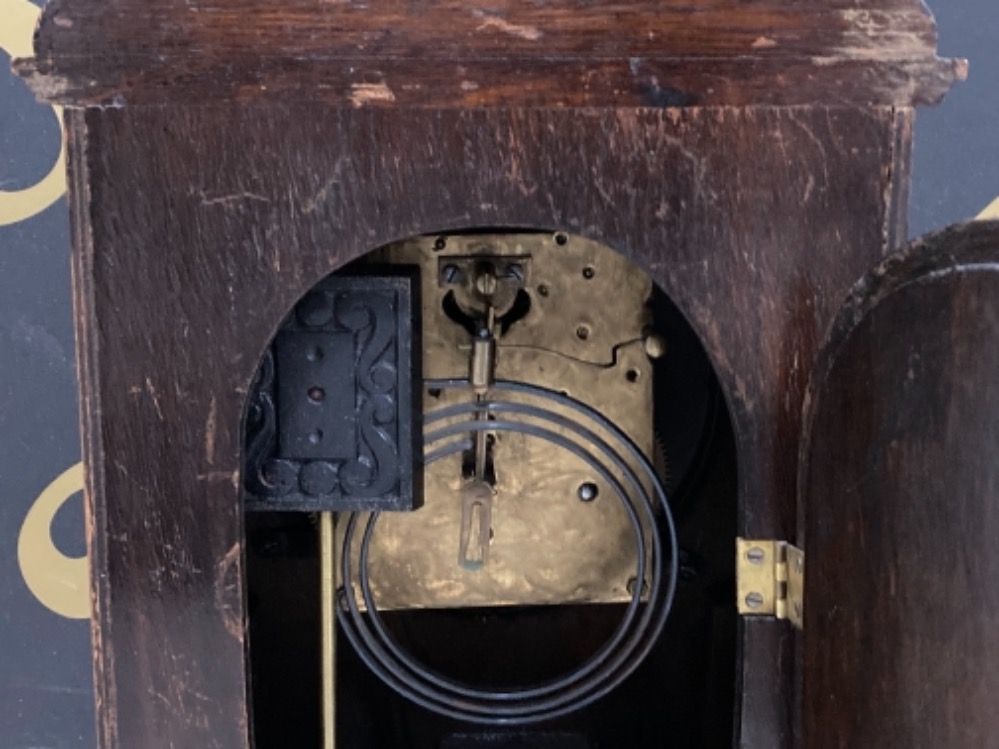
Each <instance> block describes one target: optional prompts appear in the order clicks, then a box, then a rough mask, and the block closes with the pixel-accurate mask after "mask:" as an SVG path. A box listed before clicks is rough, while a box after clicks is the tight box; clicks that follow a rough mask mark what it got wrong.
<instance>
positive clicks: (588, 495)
mask: <svg viewBox="0 0 999 749" xmlns="http://www.w3.org/2000/svg"><path fill="white" fill-rule="evenodd" d="M576 493H577V494H578V496H579V498H580V499H581V500H582V501H583V502H592V501H593V500H595V499H596V498H597V495H598V494H599V493H600V490H599V489H597V485H596V484H594V483H593V482H592V481H587V482H585V483H582V484H580V485H579V489H577V490H576Z"/></svg>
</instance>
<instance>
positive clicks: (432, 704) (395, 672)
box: [337, 380, 679, 725]
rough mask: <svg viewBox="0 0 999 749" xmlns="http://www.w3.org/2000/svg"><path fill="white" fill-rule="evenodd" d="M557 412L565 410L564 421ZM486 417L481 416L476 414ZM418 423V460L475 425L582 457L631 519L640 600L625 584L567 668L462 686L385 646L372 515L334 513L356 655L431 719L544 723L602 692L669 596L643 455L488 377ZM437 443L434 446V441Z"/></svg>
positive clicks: (652, 629) (566, 405) (594, 416)
mask: <svg viewBox="0 0 999 749" xmlns="http://www.w3.org/2000/svg"><path fill="white" fill-rule="evenodd" d="M426 385H427V387H430V388H441V389H444V388H468V387H469V384H468V382H467V381H465V380H432V381H427V383H426ZM469 392H470V393H471V391H469ZM503 396H507V397H509V396H513V397H517V396H528V397H530V398H531V399H532V400H535V401H536V400H541V401H543V402H544V401H547V402H550V403H552V404H554V405H556V406H558V407H559V408H560V409H561V410H562V411H563V413H559V412H556V411H553V410H551V409H550V408H547V407H545V406H539V405H535V404H532V403H526V402H518V401H516V400H506V399H503ZM566 413H571V414H573V417H574V418H570V417H569V416H567V415H565V414H566ZM487 415H488V418H483V417H484V416H487ZM455 419H458V420H457V421H455ZM528 419H530V420H529V421H528ZM587 422H589V424H590V425H595V426H596V427H597V428H598V429H600V430H601V431H602V432H603V433H604V434H606V435H609V436H610V438H611V441H610V442H609V441H608V440H606V439H604V438H603V437H601V436H600V435H599V434H598V433H597V432H596V431H595V430H594V429H593V428H591V427H590V426H587ZM424 426H425V429H426V431H425V437H424V463H425V464H426V465H430V464H431V463H434V462H435V461H437V460H441V459H442V458H445V457H448V456H450V455H454V454H456V453H459V452H463V451H466V450H468V449H469V448H470V446H471V441H470V440H469V439H468V436H469V435H470V434H473V433H475V432H479V431H489V432H519V433H522V434H526V435H529V436H531V437H533V438H537V439H540V440H545V441H548V442H550V443H552V444H554V445H557V446H558V447H561V448H562V449H565V450H568V451H569V452H571V453H573V454H574V455H576V456H577V457H579V458H580V459H582V460H583V461H585V462H586V464H587V465H588V466H589V467H590V468H592V469H593V470H594V471H595V472H596V473H597V475H599V476H600V478H601V479H602V480H603V481H604V482H606V484H607V485H608V486H610V487H611V489H612V491H613V493H614V494H615V496H616V497H617V499H618V500H619V501H620V502H621V505H622V507H623V508H624V510H625V512H626V513H627V515H628V518H629V519H630V521H631V524H632V528H633V531H634V538H635V549H636V564H635V579H636V580H637V581H643V580H644V581H648V588H647V590H648V598H647V600H646V601H643V600H642V599H643V595H644V593H645V586H643V585H642V584H641V583H639V584H636V585H634V586H633V588H632V591H631V598H630V600H629V602H628V604H627V605H626V608H625V612H624V616H623V617H622V619H621V622H620V623H619V625H618V627H617V628H616V629H615V631H614V633H613V635H612V636H611V637H610V639H609V640H608V641H607V642H606V643H605V644H604V645H603V646H602V647H601V648H600V649H599V650H597V652H595V653H594V654H593V655H592V656H590V657H589V658H588V659H587V660H586V661H585V662H583V663H582V664H581V665H580V666H578V667H577V668H575V669H573V670H572V671H570V672H568V673H565V674H563V675H561V676H559V677H556V678H554V679H552V680H549V681H547V682H544V683H542V684H537V685H535V686H531V687H524V688H516V689H505V688H495V689H490V688H484V687H481V686H478V687H477V686H473V685H469V684H465V683H462V682H459V681H456V680H454V679H450V678H448V677H446V676H444V675H442V674H439V673H436V672H434V671H433V670H431V669H429V668H428V667H426V666H425V665H424V664H422V663H420V662H418V661H417V660H415V659H414V658H413V657H412V656H411V655H410V654H409V653H407V652H406V651H405V650H404V649H403V648H401V647H400V646H399V645H398V643H396V642H395V640H394V639H393V637H392V635H391V634H390V632H389V631H388V628H387V627H386V626H385V623H384V621H383V620H382V618H381V615H380V614H379V612H378V608H377V605H376V603H375V600H374V596H373V595H372V590H371V585H370V582H369V579H368V557H369V554H368V551H369V546H370V542H371V538H372V535H373V533H374V530H375V527H376V525H377V523H378V517H379V513H377V512H374V513H370V514H366V513H348V514H346V515H345V516H344V517H343V518H342V519H341V522H343V521H345V522H346V528H345V534H344V540H343V547H342V554H341V581H342V587H341V588H340V589H339V590H338V591H337V619H338V622H339V624H340V627H341V628H342V630H343V632H344V634H345V635H346V637H347V638H348V640H349V641H350V642H351V644H352V645H353V646H354V648H355V650H356V651H357V653H358V655H359V657H360V658H361V660H362V661H364V663H365V664H366V665H367V666H368V667H369V668H370V669H371V670H372V671H373V672H374V673H375V674H376V675H377V676H378V677H379V678H381V679H382V680H383V681H384V682H385V683H386V684H388V685H389V686H390V687H392V688H393V689H395V690H396V691H397V692H399V693H400V694H402V695H403V696H405V697H407V698H408V699H410V700H412V701H413V702H414V703H416V704H418V705H421V706H423V707H425V708H426V709H428V710H432V711H434V712H436V713H439V714H441V715H445V716H448V717H451V718H455V719H458V720H463V721H469V722H474V723H483V724H491V725H504V724H518V725H524V724H529V723H536V722H540V721H544V720H550V719H553V718H557V717H560V716H563V715H566V714H568V713H571V712H574V711H576V710H579V709H581V708H583V707H585V706H587V705H589V704H591V703H592V702H594V701H595V700H597V699H599V698H600V697H602V696H604V695H605V694H607V693H608V692H609V691H611V690H612V689H614V688H615V687H616V686H617V685H619V684H620V683H621V682H622V681H624V679H626V678H627V677H628V676H629V675H630V674H631V673H632V672H633V671H634V670H635V669H636V668H637V667H638V665H639V664H640V663H641V662H642V660H643V659H644V658H645V656H646V655H647V654H648V653H649V651H650V650H651V649H652V647H653V645H654V644H655V642H656V640H657V639H658V637H659V634H660V632H661V631H662V628H663V626H664V624H665V622H666V618H667V616H668V615H669V611H670V608H671V606H672V603H673V597H674V594H675V592H676V580H677V571H678V567H679V564H678V547H677V542H676V529H675V527H674V523H673V517H672V515H671V513H670V508H669V505H668V503H667V499H666V494H665V491H664V490H663V487H662V484H661V482H660V480H659V477H658V476H657V475H656V472H655V470H654V469H653V467H652V465H651V464H650V462H649V460H648V458H647V457H646V456H645V455H644V454H643V453H642V451H641V450H639V449H638V448H637V447H636V446H635V444H634V443H633V442H632V441H631V440H630V439H629V438H628V437H627V436H626V435H625V434H624V433H623V432H622V431H621V430H620V429H618V428H617V427H616V426H615V425H614V424H613V423H611V422H610V421H609V420H608V419H606V418H605V417H604V416H602V415H601V414H600V413H598V412H597V411H594V410H593V409H591V408H589V407H588V406H586V405H585V404H583V403H580V402H579V401H577V400H574V399H572V398H570V397H568V396H566V395H562V394H561V393H557V392H554V391H551V390H547V389H545V388H540V387H537V386H534V385H528V384H525V383H518V382H497V383H496V384H495V385H494V386H493V387H492V388H491V390H490V393H489V397H488V398H486V399H482V400H469V401H468V402H464V403H460V404H457V405H453V406H448V407H446V408H441V409H439V410H437V411H433V412H431V413H429V414H427V415H426V416H425V419H424ZM455 438H458V439H455ZM447 440H452V441H447ZM441 442H444V444H441V445H439V446H437V447H434V445H435V444H437V443H441ZM611 442H613V443H614V444H611ZM633 466H634V467H633ZM636 467H637V472H636ZM365 515H367V517H366V519H365V517H364V516H365ZM358 526H363V530H362V531H361V539H360V548H359V550H358V565H357V566H358V569H357V570H356V572H355V570H354V569H353V567H354V565H353V563H352V548H353V546H354V537H355V532H356V531H357V529H358ZM664 536H665V537H666V540H665V544H664V539H663V537H664ZM667 550H668V551H667ZM355 576H356V580H355ZM358 590H360V595H361V598H362V601H363V604H364V609H365V610H366V613H362V611H361V606H360V605H359V603H358V600H357V591H358Z"/></svg>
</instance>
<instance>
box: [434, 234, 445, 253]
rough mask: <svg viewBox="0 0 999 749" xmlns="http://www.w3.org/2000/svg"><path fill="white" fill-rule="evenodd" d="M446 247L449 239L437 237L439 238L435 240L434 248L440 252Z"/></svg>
mask: <svg viewBox="0 0 999 749" xmlns="http://www.w3.org/2000/svg"><path fill="white" fill-rule="evenodd" d="M445 247H447V240H446V239H445V238H444V237H437V239H435V240H434V249H435V250H436V251H437V252H440V251H441V250H443V249H444V248H445Z"/></svg>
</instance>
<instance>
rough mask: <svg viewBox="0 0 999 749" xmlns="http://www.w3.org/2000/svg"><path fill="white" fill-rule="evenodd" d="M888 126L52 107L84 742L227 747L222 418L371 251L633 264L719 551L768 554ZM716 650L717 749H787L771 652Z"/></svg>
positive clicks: (865, 119) (239, 559)
mask: <svg viewBox="0 0 999 749" xmlns="http://www.w3.org/2000/svg"><path fill="white" fill-rule="evenodd" d="M910 124H911V112H910V111H909V110H896V109H892V108H887V107H885V108H877V109H868V110H859V109H854V110H847V109H824V108H798V109H745V110H736V109H698V108H692V109H685V110H664V111H649V110H635V111H619V112H595V111H591V112H578V111H577V112H574V111H550V110H549V111H546V110H516V111H500V110H492V111H469V112H459V111H447V112H430V111H414V112H411V113H409V114H408V115H407V116H406V117H399V116H398V114H396V113H393V112H390V111H385V110H375V109H360V110H351V109H340V110H330V109H328V108H325V107H323V106H321V105H315V106H305V105H299V106H296V107H294V108H285V107H242V108H233V107H221V106H214V107H190V108H170V109H167V108H158V107H140V108H132V109H129V108H126V109H117V110H114V109H112V110H96V109H95V110H85V111H73V112H71V113H70V114H69V119H68V125H69V132H70V138H71V144H72V150H71V161H72V162H73V165H74V166H73V188H72V195H73V201H72V208H73V217H74V227H75V255H74V269H75V290H76V300H77V302H76V303H77V330H78V335H79V345H80V362H81V376H82V387H83V392H84V399H83V415H84V444H85V454H86V461H87V465H88V469H89V474H88V476H89V477H88V489H89V507H90V510H89V518H90V524H91V525H90V529H89V530H90V543H91V547H90V548H91V554H92V560H93V575H94V584H95V607H96V608H95V627H96V630H95V631H96V633H97V636H96V640H95V642H96V645H97V655H96V658H97V664H96V671H97V676H98V695H99V706H100V725H101V745H102V747H103V748H104V749H108V748H110V747H115V748H118V747H121V748H122V749H132V748H134V747H151V748H155V747H170V746H175V747H210V746H218V747H224V748H225V749H235V748H238V747H246V746H248V742H249V738H248V728H247V725H248V722H247V721H248V712H247V680H246V675H245V654H246V648H247V641H246V636H245V616H246V600H245V593H244V585H243V572H244V567H243V564H244V563H243V553H242V549H241V539H242V512H241V501H240V480H239V471H240V455H241V442H240V439H241V438H240V423H241V420H242V418H243V409H244V397H245V394H246V391H247V388H248V385H249V383H250V379H251V377H252V374H253V372H254V369H255V367H256V365H257V361H258V358H259V356H260V354H261V352H262V351H263V349H264V347H265V345H266V344H267V342H268V340H269V339H270V337H271V336H272V334H273V333H274V331H275V329H276V328H277V325H278V323H279V322H280V320H281V318H282V317H283V315H284V314H285V312H286V311H287V310H288V309H289V307H290V306H291V305H292V304H293V302H294V301H295V300H296V299H297V298H298V297H299V296H300V295H301V294H303V293H304V292H305V291H306V290H307V289H308V288H309V287H310V286H312V285H313V284H314V283H315V282H316V281H318V280H319V279H320V278H322V277H323V276H324V275H326V274H327V273H329V272H330V271H332V270H334V269H335V268H337V267H339V266H340V265H342V264H343V263H344V262H346V261H348V260H350V259H352V258H355V257H357V256H358V255H360V254H361V253H363V252H365V251H367V250H369V249H371V248H373V247H376V246H378V245H381V244H383V243H386V242H389V241H392V240H396V239H400V238H402V237H406V236H410V235H413V234H416V233H423V232H437V231H444V230H448V229H461V228H468V227H482V226H489V227H504V226H510V227H537V228H547V229H552V230H554V229H561V230H565V231H568V232H574V233H579V234H584V235H587V236H590V237H593V238H595V239H598V240H600V241H603V242H605V243H606V244H608V245H609V246H611V247H613V248H615V249H617V250H619V251H620V252H622V253H624V254H625V255H627V256H629V257H631V258H633V259H634V260H635V261H637V262H638V263H639V264H640V265H642V266H643V267H645V268H646V269H647V270H648V271H649V272H650V273H651V274H652V276H653V278H654V279H655V281H656V282H657V283H659V284H660V285H661V286H662V287H663V288H664V289H665V291H666V292H667V293H668V294H669V295H670V296H671V297H672V298H673V299H674V300H675V302H676V303H677V305H678V306H679V307H680V309H681V310H683V311H684V313H685V314H686V315H687V317H688V318H689V320H690V322H691V324H692V325H693V327H694V328H695V329H696V331H697V332H698V334H699V335H700V336H701V337H702V340H703V342H704V344H705V347H706V350H707V351H708V353H709V355H710V357H711V358H712V360H713V362H714V364H715V366H716V368H717V371H718V375H719V379H720V382H721V384H722V387H723V388H724V391H725V394H726V397H727V399H728V402H729V406H730V409H731V412H732V416H733V421H734V428H735V433H736V439H737V441H738V450H739V492H740V503H741V504H740V506H741V513H742V520H741V525H742V528H741V530H742V532H743V533H745V534H748V535H766V536H773V535H776V536H778V537H788V538H793V533H794V529H795V519H796V513H795V503H794V496H795V476H796V469H797V445H798V440H799V434H800V418H801V417H800V414H801V403H802V398H803V394H804V388H805V383H806V382H807V381H808V377H809V371H810V362H811V361H812V360H813V356H814V354H815V349H816V345H817V341H818V339H819V337H820V335H821V333H822V331H823V330H824V329H825V327H826V326H827V325H828V324H829V322H830V321H831V320H832V318H833V315H834V313H835V311H836V309H837V306H838V304H839V302H840V300H841V299H843V298H844V296H845V294H846V291H847V290H848V289H849V288H850V286H851V284H852V283H853V281H854V280H855V279H856V278H857V277H859V276H860V274H861V273H862V272H863V271H864V270H865V269H867V268H868V267H869V266H870V265H871V264H873V263H874V262H875V261H877V260H878V259H879V258H881V257H882V256H883V255H884V254H885V252H886V250H887V248H888V247H889V246H891V244H892V243H893V242H894V241H895V238H896V237H898V236H903V235H904V234H903V231H902V226H903V224H904V216H903V215H902V210H901V207H900V206H904V205H905V200H904V186H905V185H906V183H907V172H906V164H905V156H906V154H907V147H906V146H907V144H908V141H909V137H910ZM900 194H901V195H902V197H901V199H899V195H900ZM595 303H599V300H595ZM741 647H742V653H743V664H744V666H743V672H742V674H741V676H740V687H741V693H742V695H743V696H742V704H741V707H740V710H741V716H742V739H741V740H742V745H743V746H746V747H768V748H772V747H780V746H785V745H786V742H787V741H788V740H789V726H790V722H791V715H790V713H791V710H792V703H791V701H790V700H791V697H790V690H789V689H788V687H789V681H788V679H789V678H790V674H791V673H792V672H793V649H792V647H791V639H790V638H789V637H788V636H787V634H786V633H785V631H784V630H783V629H782V628H781V627H777V626H773V625H772V623H767V622H757V623H751V624H746V625H745V627H744V632H743V634H742V646H741Z"/></svg>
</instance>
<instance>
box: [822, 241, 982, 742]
mask: <svg viewBox="0 0 999 749" xmlns="http://www.w3.org/2000/svg"><path fill="white" fill-rule="evenodd" d="M997 382H999V222H990V223H978V224H968V225H963V226H958V227H955V228H952V229H949V230H946V231H944V232H941V233H939V234H936V235H932V236H930V237H928V238H926V239H924V240H922V241H920V242H918V243H917V244H915V245H914V246H913V247H911V248H910V249H909V250H908V251H907V252H906V253H905V254H904V255H902V256H900V257H897V258H893V259H892V261H891V262H889V263H888V264H886V265H885V266H884V267H882V268H880V269H879V270H878V271H877V272H876V273H873V274H872V275H871V276H869V277H868V278H867V279H866V280H865V282H864V283H863V284H862V285H860V286H858V288H857V289H856V291H855V293H854V294H853V296H852V299H851V301H850V303H849V304H848V305H847V307H846V309H845V310H844V312H843V314H842V315H841V316H840V318H839V321H838V322H837V324H836V327H835V329H834V332H833V335H832V337H831V339H830V343H829V344H828V350H827V351H826V352H825V354H824V356H823V358H822V359H821V360H820V362H819V364H818V365H817V368H816V383H815V386H814V388H812V389H811V390H810V392H811V397H810V402H811V408H810V414H811V415H810V417H809V423H810V429H809V437H808V440H807V441H806V442H805V444H804V449H803V457H804V460H803V463H802V466H803V472H802V491H803V496H804V503H803V509H804V513H803V523H804V530H805V544H806V554H807V560H808V573H807V574H808V575H809V576H810V578H809V583H808V585H807V586H806V598H805V621H806V625H805V635H804V654H805V663H804V677H805V678H804V704H805V706H806V710H805V712H804V728H805V745H806V746H808V747H809V748H810V749H812V748H814V749H826V747H829V748H830V749H831V748H832V747H841V748H845V747H861V746H864V747H866V746H872V747H873V746H877V747H884V749H912V748H914V747H915V748H920V747H927V748H929V747H933V748H934V749H965V748H966V747H972V746H981V747H984V746H992V745H994V744H995V742H996V736H997V735H999V714H997V712H996V709H995V707H996V694H997V693H999V626H997V625H999V545H997V544H996V538H997V537H999V509H997V508H999V503H997V499H999V461H997V459H996V456H997V455H999V388H997V387H996V383H997Z"/></svg>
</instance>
